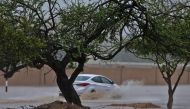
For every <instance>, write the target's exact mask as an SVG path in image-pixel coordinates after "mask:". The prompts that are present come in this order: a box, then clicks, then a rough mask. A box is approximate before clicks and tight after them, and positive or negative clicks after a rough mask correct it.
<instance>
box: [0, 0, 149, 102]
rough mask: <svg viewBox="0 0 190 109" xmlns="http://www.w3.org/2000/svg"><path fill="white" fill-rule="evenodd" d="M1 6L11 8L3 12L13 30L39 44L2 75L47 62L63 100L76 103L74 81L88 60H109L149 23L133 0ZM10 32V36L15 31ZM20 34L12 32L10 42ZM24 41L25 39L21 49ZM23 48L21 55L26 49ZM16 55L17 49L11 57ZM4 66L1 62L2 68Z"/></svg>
mask: <svg viewBox="0 0 190 109" xmlns="http://www.w3.org/2000/svg"><path fill="white" fill-rule="evenodd" d="M11 6H12V7H11ZM1 7H6V8H7V9H8V10H10V11H8V12H9V13H10V14H7V13H5V15H4V16H5V18H6V19H7V20H8V21H15V23H14V24H10V27H8V28H12V27H14V29H13V30H18V31H19V32H21V34H22V35H21V36H22V37H23V41H24V42H26V40H25V39H28V38H29V40H28V41H31V40H32V39H33V38H34V39H35V40H37V42H39V43H37V44H36V45H37V46H36V45H35V44H34V45H31V46H29V49H32V50H34V52H33V51H32V53H29V55H26V57H27V60H28V61H25V60H23V59H25V58H24V57H25V55H24V54H23V55H22V56H21V57H20V58H18V60H17V61H16V62H15V63H14V67H11V69H10V68H9V70H10V71H9V72H6V73H5V77H10V76H7V75H12V74H13V73H14V72H15V71H16V70H15V69H21V68H23V67H25V66H33V67H36V68H41V67H42V66H43V65H45V64H46V65H48V66H49V67H51V68H52V69H53V70H54V71H55V73H56V75H57V84H58V86H59V88H60V90H61V92H62V94H63V95H64V97H65V99H66V101H67V102H68V103H74V104H77V105H79V106H82V104H81V101H80V98H79V96H78V95H77V93H76V91H75V89H74V87H73V85H72V84H73V82H74V80H75V79H76V77H77V76H78V74H79V73H80V72H81V71H82V70H83V67H84V64H85V62H87V60H88V58H91V57H92V58H94V59H102V60H109V59H112V58H113V57H114V56H115V55H116V54H117V53H118V52H120V51H121V50H122V49H123V48H124V47H126V46H128V45H129V44H130V42H131V41H133V40H135V39H137V38H139V37H142V36H144V34H145V33H146V31H147V27H148V25H149V22H148V21H147V18H146V13H145V11H146V8H145V7H144V6H143V5H142V4H141V2H140V1H138V2H137V1H136V0H128V1H126V0H121V1H117V0H104V1H94V2H92V1H91V2H89V3H88V4H87V3H84V2H83V1H79V0H78V1H77V2H72V1H71V2H68V1H58V0H38V1H36V0H30V1H29V0H5V1H1ZM13 7H14V8H13ZM8 18H11V19H8ZM13 30H12V31H11V32H10V33H9V34H14V35H15V34H17V31H13ZM2 36H4V35H2ZM19 36H20V35H19ZM19 36H15V37H16V39H14V40H13V42H16V40H17V38H19ZM10 38H11V39H12V38H13V36H11V37H10ZM21 42H22V41H21ZM6 43H7V42H6ZM19 43H20V40H19ZM19 45H21V44H19ZM27 45H28V43H23V44H22V45H21V47H19V50H20V49H21V48H22V47H25V46H27ZM38 45H40V46H39V47H38ZM10 48H13V47H12V46H11V47H10ZM38 48H39V49H38ZM2 49H3V50H5V51H6V50H7V49H5V48H4V47H2ZM8 50H9V49H8ZM10 50H11V49H10ZM25 50H26V51H28V50H27V49H25ZM25 50H24V51H23V53H26V51H25ZM6 52H9V51H6ZM16 53H17V50H16V51H14V52H13V56H15V54H16ZM31 54H32V55H31ZM33 54H35V55H33ZM7 56H8V55H5V58H1V59H6V57H7ZM14 59H17V58H14ZM11 62H12V61H10V63H7V64H8V66H12V65H13V64H12V63H11ZM73 62H75V63H77V67H76V68H75V70H74V72H73V73H72V75H71V77H70V78H68V76H67V75H66V67H67V66H68V65H69V64H70V63H73ZM5 63H6V62H5ZM18 65H22V66H21V67H19V66H18ZM5 67H6V66H5V65H3V66H2V67H1V70H3V69H4V68H5Z"/></svg>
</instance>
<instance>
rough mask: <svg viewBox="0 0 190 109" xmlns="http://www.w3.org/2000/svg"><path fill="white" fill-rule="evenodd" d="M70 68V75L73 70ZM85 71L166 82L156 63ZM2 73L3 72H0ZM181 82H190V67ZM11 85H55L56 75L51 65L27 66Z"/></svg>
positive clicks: (1, 82)
mask: <svg viewBox="0 0 190 109" xmlns="http://www.w3.org/2000/svg"><path fill="white" fill-rule="evenodd" d="M72 71H73V70H72V69H68V70H67V72H68V75H70V73H71V72H72ZM180 71H181V68H180V67H178V69H177V71H176V74H175V75H174V77H173V80H176V76H177V75H179V72H180ZM84 72H85V73H93V74H100V75H105V76H107V77H109V78H110V79H112V80H113V81H115V82H116V83H118V84H122V83H123V82H125V81H129V80H137V81H141V82H143V83H144V84H146V85H163V84H165V82H164V80H163V78H162V75H161V74H160V72H159V69H158V68H157V67H156V65H142V64H122V65H119V64H102V65H100V64H99V65H97V64H96V65H86V66H85V68H84ZM0 74H2V73H0ZM4 83H5V80H4V78H3V76H0V85H4ZM180 84H190V67H187V68H186V70H185V72H184V75H183V76H182V78H181V80H180ZM9 85H13V86H16V85H22V86H53V85H56V75H55V73H54V72H53V70H51V69H50V68H49V67H47V66H45V67H44V68H42V69H41V70H37V69H33V68H26V69H22V70H20V71H19V72H17V73H16V74H15V75H14V76H13V77H12V78H10V79H9Z"/></svg>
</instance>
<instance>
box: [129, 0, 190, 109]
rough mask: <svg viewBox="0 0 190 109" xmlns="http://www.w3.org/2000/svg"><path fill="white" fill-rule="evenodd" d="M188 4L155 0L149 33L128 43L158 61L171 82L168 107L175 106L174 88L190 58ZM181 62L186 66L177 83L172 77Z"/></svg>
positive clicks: (137, 50) (161, 69)
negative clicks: (156, 0)
mask: <svg viewBox="0 0 190 109" xmlns="http://www.w3.org/2000/svg"><path fill="white" fill-rule="evenodd" d="M153 4H156V6H155V5H153ZM187 5H188V4H187V3H186V2H184V3H181V2H180V3H178V2H175V3H174V2H171V1H169V2H166V1H163V2H156V3H155V2H152V6H153V7H154V8H151V9H152V10H150V12H149V16H150V18H149V21H150V22H151V25H152V29H150V31H149V37H144V38H139V39H138V40H135V41H133V44H131V46H130V47H129V46H128V50H129V51H131V52H132V53H134V54H135V55H137V56H138V57H141V58H146V59H150V60H152V61H153V62H155V63H156V64H157V65H158V68H159V70H160V72H161V74H162V77H163V79H164V80H165V82H166V83H167V85H168V103H167V108H168V109H172V105H173V95H174V92H175V90H176V88H177V86H178V84H179V81H180V79H181V77H182V75H183V73H184V71H185V68H186V66H187V64H188V63H189V61H190V51H189V50H190V48H189V47H190V37H189V35H190V22H189V18H190V13H189V12H190V11H189V7H188V6H187ZM150 6H151V5H150ZM150 36H152V37H150ZM179 64H182V69H181V72H180V73H179V75H178V77H177V80H176V81H174V80H173V81H174V84H173V83H172V77H173V75H174V74H175V71H176V68H177V67H178V65H179Z"/></svg>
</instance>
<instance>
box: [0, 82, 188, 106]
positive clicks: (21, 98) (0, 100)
mask: <svg viewBox="0 0 190 109" xmlns="http://www.w3.org/2000/svg"><path fill="white" fill-rule="evenodd" d="M58 94H59V89H58V88H57V86H55V87H9V90H8V93H6V92H5V91H4V87H0V109H5V108H7V107H19V106H30V105H31V106H36V105H40V104H43V103H49V102H53V101H55V100H64V99H63V98H62V97H59V96H58ZM115 96H117V97H115ZM82 102H83V104H84V105H86V106H90V107H91V108H92V109H128V108H124V107H123V108H120V107H110V106H109V107H108V106H107V105H110V104H128V103H148V102H149V103H153V104H157V105H159V106H161V107H162V108H163V109H164V108H166V102H167V86H144V85H136V86H130V85H128V86H121V89H118V90H116V91H115V92H113V93H110V94H106V95H105V96H103V97H99V98H98V99H95V100H91V99H88V100H87V99H83V100H82ZM129 109H130V108H129ZM174 109H190V85H182V86H179V87H178V88H177V90H176V92H175V95H174Z"/></svg>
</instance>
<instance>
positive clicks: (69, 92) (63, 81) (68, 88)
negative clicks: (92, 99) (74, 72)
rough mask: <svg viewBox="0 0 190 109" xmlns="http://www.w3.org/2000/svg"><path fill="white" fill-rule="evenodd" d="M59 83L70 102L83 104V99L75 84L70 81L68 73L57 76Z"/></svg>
mask: <svg viewBox="0 0 190 109" xmlns="http://www.w3.org/2000/svg"><path fill="white" fill-rule="evenodd" d="M57 84H58V86H59V89H60V91H61V92H62V94H63V96H64V97H65V100H66V101H67V102H68V103H71V104H76V105H78V106H82V104H81V100H80V98H79V96H78V94H77V92H76V91H75V89H74V87H73V84H72V83H70V82H69V79H68V78H67V76H66V75H61V76H60V75H59V76H57Z"/></svg>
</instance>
